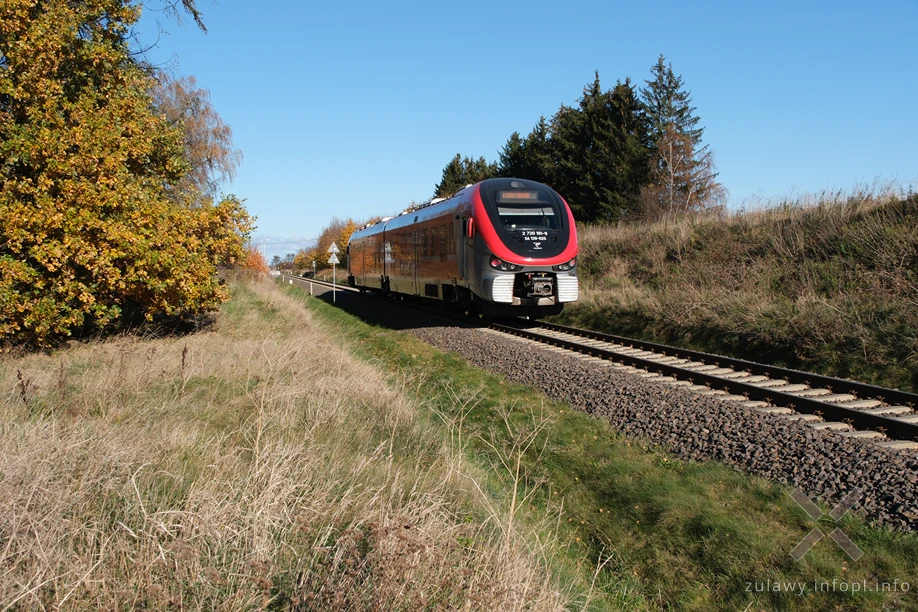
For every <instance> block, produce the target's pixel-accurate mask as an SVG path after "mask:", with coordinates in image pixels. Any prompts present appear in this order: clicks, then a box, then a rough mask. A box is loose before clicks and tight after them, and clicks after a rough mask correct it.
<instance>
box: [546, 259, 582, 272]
mask: <svg viewBox="0 0 918 612" xmlns="http://www.w3.org/2000/svg"><path fill="white" fill-rule="evenodd" d="M576 265H577V258H576V257H575V258H573V259H572V260H570V261H569V262H567V263H563V264H558V265H557V266H552V267H551V269H552V270H554V271H555V272H567V271H569V270H573V269H574V266H576Z"/></svg>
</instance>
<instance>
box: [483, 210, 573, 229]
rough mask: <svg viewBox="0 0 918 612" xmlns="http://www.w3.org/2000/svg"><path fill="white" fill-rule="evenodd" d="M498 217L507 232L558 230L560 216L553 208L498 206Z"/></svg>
mask: <svg viewBox="0 0 918 612" xmlns="http://www.w3.org/2000/svg"><path fill="white" fill-rule="evenodd" d="M497 216H498V217H500V222H501V225H503V226H504V229H506V230H511V231H512V230H516V229H533V228H538V229H558V215H556V214H555V211H554V209H553V208H552V207H551V206H525V207H523V206H514V207H509V206H498V207H497Z"/></svg>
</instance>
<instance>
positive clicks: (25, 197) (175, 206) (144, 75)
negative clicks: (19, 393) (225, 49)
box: [0, 0, 263, 348]
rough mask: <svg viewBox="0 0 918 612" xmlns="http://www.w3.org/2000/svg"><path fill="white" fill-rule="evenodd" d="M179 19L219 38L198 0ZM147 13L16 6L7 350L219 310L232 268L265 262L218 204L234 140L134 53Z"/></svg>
mask: <svg viewBox="0 0 918 612" xmlns="http://www.w3.org/2000/svg"><path fill="white" fill-rule="evenodd" d="M167 6H168V8H171V9H172V10H173V11H174V10H176V9H179V10H184V11H186V12H187V13H188V14H190V15H191V16H192V17H193V19H194V20H195V21H196V22H197V23H198V24H199V25H201V27H202V28H203V24H201V22H200V13H199V12H198V11H197V9H196V8H195V5H194V0H175V2H174V3H171V4H168V5H167ZM142 8H143V4H142V3H141V4H138V3H136V2H132V1H130V0H80V1H78V2H73V1H70V0H4V2H2V3H0V348H2V346H3V345H9V344H11V343H12V344H19V343H26V344H32V345H37V346H43V345H48V344H49V343H51V342H53V341H55V339H58V338H62V337H67V336H70V335H72V334H76V333H80V332H86V331H92V330H97V329H100V328H103V327H104V326H106V325H109V324H113V323H118V322H119V321H125V320H127V319H131V320H134V319H138V318H139V319H140V320H143V319H147V320H149V319H152V318H153V317H154V316H155V315H157V314H159V313H166V314H175V313H200V312H203V311H207V310H213V309H215V308H216V307H217V306H218V305H219V303H220V302H221V301H222V300H224V299H225V298H226V297H227V295H226V290H225V288H224V287H223V285H222V283H221V282H220V281H219V279H218V277H217V274H216V272H217V268H218V267H219V266H227V265H238V264H239V263H240V262H244V261H251V259H252V257H251V253H247V252H246V250H245V244H246V243H247V241H248V237H249V235H250V232H251V231H252V229H253V221H254V219H253V218H252V217H251V216H249V214H248V212H247V211H246V209H245V206H244V204H243V201H242V200H241V199H239V198H237V197H235V196H233V195H227V196H223V197H218V195H217V189H218V186H219V184H220V183H221V182H222V181H223V180H224V179H227V178H232V175H233V173H234V172H235V169H236V167H237V166H238V164H239V161H240V159H241V154H240V153H239V152H238V151H237V150H235V149H233V146H232V133H231V130H230V129H229V127H228V126H227V125H225V124H224V123H223V122H222V120H221V119H220V117H219V115H218V114H217V113H216V111H215V110H214V108H213V106H212V105H211V103H210V100H209V97H208V92H207V91H206V90H203V89H201V88H199V87H198V86H197V84H196V83H195V81H194V79H193V78H192V77H182V78H172V77H170V76H169V75H167V74H164V73H163V72H162V71H159V70H157V69H155V68H154V67H152V66H150V65H149V64H147V63H146V62H145V61H144V59H143V54H142V53H138V52H137V51H136V50H135V49H132V48H131V40H132V37H133V35H134V31H133V27H134V25H135V24H136V22H137V20H138V19H139V16H140V12H141V10H142ZM254 265H256V266H257V265H258V262H255V264H254ZM260 265H262V266H263V262H262V263H261V264H260Z"/></svg>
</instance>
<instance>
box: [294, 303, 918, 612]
mask: <svg viewBox="0 0 918 612" xmlns="http://www.w3.org/2000/svg"><path fill="white" fill-rule="evenodd" d="M289 290H290V291H291V292H294V293H300V294H302V292H301V291H300V290H298V289H293V288H290V289H289ZM314 290H315V293H316V294H317V295H318V294H319V292H320V291H321V290H322V289H321V288H319V287H318V286H317V285H316V286H314ZM306 291H307V292H308V289H307V290H306ZM303 299H304V304H305V305H306V306H307V307H308V308H310V309H313V310H314V312H315V313H316V314H317V315H319V316H321V317H322V318H323V319H326V320H327V321H328V322H329V324H331V325H333V326H335V327H336V328H337V329H338V330H339V333H340V334H341V335H342V337H347V338H348V339H349V341H350V342H351V343H352V345H353V346H355V347H356V350H357V353H358V354H359V355H362V356H364V357H365V358H367V359H370V360H372V361H373V362H374V363H378V364H381V365H383V366H384V367H385V368H387V369H389V370H390V371H391V372H392V373H393V376H394V377H396V379H398V380H407V381H411V384H410V385H408V388H410V389H411V392H412V393H413V394H414V396H415V397H416V398H418V400H419V401H421V402H422V404H423V406H425V408H427V409H428V410H429V411H430V412H431V414H432V418H433V420H434V421H435V422H440V423H442V424H443V425H444V426H445V428H446V430H447V431H448V432H450V433H449V435H450V436H451V439H453V440H456V441H457V444H458V446H460V447H461V448H463V451H464V453H465V454H466V455H467V456H470V457H473V458H474V460H475V461H476V462H477V464H478V465H480V466H481V467H482V468H483V469H485V470H486V471H490V473H491V474H492V476H493V480H492V481H490V485H491V486H492V487H494V488H493V489H491V490H492V491H493V492H495V493H497V494H498V495H505V494H506V491H508V490H518V491H523V492H525V493H524V496H523V499H524V503H523V504H520V505H518V506H517V508H518V509H517V511H516V516H517V518H516V520H517V521H519V522H520V523H521V524H525V523H526V522H527V521H530V520H537V519H538V518H539V517H544V516H545V514H546V513H547V514H549V515H552V516H554V517H556V519H555V520H556V532H555V533H556V534H557V537H560V538H561V539H562V540H565V541H567V542H569V543H570V545H571V547H572V548H571V550H573V551H575V552H577V551H579V552H580V553H585V554H586V555H587V556H588V557H589V558H591V559H592V561H591V563H592V564H593V565H592V567H598V566H599V565H602V567H601V569H600V570H599V571H598V574H597V576H598V579H599V580H600V582H599V584H602V589H601V590H602V591H603V592H604V593H605V594H606V595H607V596H610V597H611V598H612V600H613V601H614V602H616V603H615V605H613V608H620V609H629V610H632V609H634V610H642V609H644V610H649V609H660V608H672V609H687V610H692V609H697V610H711V609H750V610H751V609H756V610H759V609H763V610H786V609H797V610H826V609H842V610H844V609H850V610H855V609H857V610H862V609H876V610H880V609H884V606H885V607H886V608H889V607H892V608H896V609H918V602H916V601H915V600H914V599H913V595H909V594H907V593H901V592H900V593H898V594H892V593H889V592H887V593H885V594H884V593H880V592H877V587H876V585H877V581H876V580H875V578H876V577H880V581H879V583H880V584H882V582H883V581H884V580H885V578H883V577H885V576H893V575H896V576H908V577H909V578H907V579H906V580H907V581H914V579H912V578H911V576H918V540H916V536H915V534H910V533H904V532H903V531H901V530H900V528H902V527H906V528H907V527H908V525H907V523H908V522H909V521H910V520H911V519H910V516H909V514H910V513H912V512H913V511H914V508H915V500H914V494H913V491H914V485H915V477H916V474H918V472H916V465H915V461H914V456H913V455H910V454H906V453H897V452H891V451H889V450H886V449H880V448H876V447H873V446H871V445H869V444H866V443H864V442H863V441H860V440H851V439H844V438H841V437H837V436H834V435H832V434H826V433H825V432H817V431H814V430H812V429H811V428H807V427H806V426H805V425H803V424H801V423H790V422H788V421H783V420H780V419H778V418H775V417H767V416H765V415H759V414H756V413H754V412H753V411H751V410H746V409H743V408H741V407H737V406H735V405H734V406H732V407H729V405H728V404H724V403H721V402H718V401H716V400H714V399H712V398H710V397H706V396H698V395H694V394H691V393H686V392H682V391H680V390H677V389H674V388H671V387H666V386H663V385H658V384H656V383H653V382H651V381H646V380H643V379H641V378H640V377H637V376H633V375H626V374H621V373H618V372H615V371H614V369H612V368H604V367H602V366H601V365H599V364H596V363H591V362H590V361H588V360H584V359H579V358H577V357H575V356H571V355H569V354H564V353H562V352H560V351H552V350H551V349H548V350H546V349H545V348H544V347H538V346H534V345H531V344H525V343H523V342H520V341H519V340H517V339H514V338H507V337H502V336H498V335H497V334H495V333H494V332H492V331H490V330H485V329H473V328H470V327H468V326H467V325H465V324H464V323H462V322H459V321H450V320H447V319H444V318H442V317H440V316H431V315H428V314H425V313H422V312H418V311H417V310H409V309H405V308H404V307H403V306H402V305H400V304H398V303H395V302H389V301H385V300H380V299H375V298H372V297H367V296H361V295H357V294H354V293H349V292H339V294H338V296H337V300H336V304H337V306H336V307H334V308H333V307H331V306H330V305H329V304H327V303H326V302H328V301H329V298H328V297H327V294H326V295H325V296H323V297H322V299H321V300H320V299H314V298H312V297H307V296H305V295H304V296H303ZM322 300H325V301H324V302H323V301H322ZM342 311H345V312H342ZM355 317H356V318H355ZM409 336H413V337H414V338H411V337H409ZM415 339H419V340H423V342H424V344H421V343H419V342H417V341H415ZM428 345H433V346H434V347H438V349H439V350H437V349H434V348H431V347H430V346H428ZM443 351H446V352H443ZM756 474H758V475H756ZM780 483H786V484H780ZM857 486H863V487H864V495H861V496H860V497H858V499H857V501H856V504H855V505H856V511H855V512H853V513H850V512H849V513H847V514H846V515H845V516H844V517H841V518H840V521H838V522H836V521H835V520H834V519H833V518H831V517H830V516H829V514H828V513H829V512H830V511H832V510H833V509H834V508H835V506H836V505H837V503H838V502H839V501H840V498H841V497H842V496H843V495H842V494H843V493H844V492H847V491H849V490H850V489H851V488H852V487H857ZM795 489H799V490H800V494H803V495H805V496H809V497H811V498H812V499H814V500H818V501H819V503H820V504H822V505H821V507H820V511H821V512H822V513H823V515H822V516H821V517H820V516H819V515H817V516H816V517H815V518H811V517H810V516H807V514H805V513H804V511H803V510H802V508H801V507H800V506H798V505H797V503H796V502H795V501H794V500H793V498H792V497H791V496H792V494H794V490H795ZM501 491H503V493H501ZM893 491H895V493H893ZM504 499H507V498H506V497H505V498H504ZM903 513H904V514H903ZM836 516H840V515H839V514H838V513H836ZM865 517H867V520H865ZM817 519H818V520H817ZM878 522H880V523H885V524H886V525H888V526H893V525H895V526H897V527H898V528H895V529H893V528H889V527H881V526H877V523H878ZM814 528H819V529H820V530H822V531H821V532H823V533H825V534H828V533H829V532H832V531H834V530H835V529H838V530H839V532H838V533H842V534H845V535H846V537H849V538H850V540H851V541H853V542H855V543H856V545H857V546H858V547H859V548H860V550H862V551H863V553H864V554H863V556H862V557H859V558H857V560H856V561H855V560H854V559H853V558H852V557H850V556H848V554H847V553H846V552H844V551H843V550H842V549H841V548H840V547H839V546H837V545H836V544H835V543H834V542H833V541H832V540H831V539H826V538H823V541H821V542H817V543H816V546H814V547H813V548H812V549H811V550H808V551H807V552H806V554H805V555H804V556H803V557H802V558H801V559H800V561H795V560H794V559H793V558H792V557H791V552H792V551H793V550H795V549H796V547H797V546H798V545H799V544H800V543H801V542H802V541H803V540H804V539H805V538H806V537H807V536H808V534H811V533H812V532H813V529H814ZM838 533H836V536H838ZM811 537H812V536H811ZM852 580H857V581H860V583H861V584H862V585H863V584H866V583H865V582H864V581H865V580H866V581H871V580H873V581H874V582H873V583H872V584H871V586H870V589H869V591H870V592H858V593H857V594H854V593H851V592H850V589H851V587H850V582H851V581H852ZM892 580H895V578H892ZM833 581H834V582H835V584H836V585H838V584H841V583H845V586H844V587H843V588H845V589H847V590H848V591H849V592H848V594H845V593H842V591H841V589H840V588H836V587H833V586H825V585H826V584H828V585H832V583H833ZM776 582H778V583H783V584H785V585H786V584H797V585H800V588H801V591H802V594H801V595H796V594H793V595H792V594H790V593H788V592H787V591H786V590H783V589H776V590H772V591H768V592H765V591H764V590H762V589H760V590H759V591H758V592H756V591H755V584H756V583H758V584H759V585H761V584H775V583H776ZM910 587H911V583H910ZM865 588H866V587H865ZM858 589H861V587H860V586H859V587H858ZM880 590H882V588H881V589H880Z"/></svg>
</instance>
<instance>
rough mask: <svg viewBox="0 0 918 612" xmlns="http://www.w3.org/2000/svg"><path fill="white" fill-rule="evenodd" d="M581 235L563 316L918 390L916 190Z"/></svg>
mask: <svg viewBox="0 0 918 612" xmlns="http://www.w3.org/2000/svg"><path fill="white" fill-rule="evenodd" d="M581 236H582V238H581V249H582V252H581V257H580V271H581V276H582V278H583V281H584V291H583V294H582V295H583V299H582V302H581V303H578V304H576V305H574V306H573V307H572V308H570V309H569V311H568V313H567V314H566V316H567V317H568V319H569V320H571V321H574V322H577V323H581V324H587V325H591V326H593V327H598V328H602V329H606V330H610V331H614V332H618V333H622V334H635V335H640V336H644V337H647V338H651V339H656V340H661V341H665V342H671V343H676V344H683V345H688V346H695V347H698V348H702V349H705V350H713V351H719V352H724V353H733V354H737V355H740V356H743V357H747V358H751V359H756V360H764V361H773V362H777V363H783V364H787V365H791V366H793V367H802V368H808V369H815V370H817V371H823V372H826V373H828V374H833V375H840V376H845V377H853V378H860V379H864V380H865V381H867V382H877V383H880V384H885V385H889V386H900V387H904V388H907V389H913V390H914V389H918V196H915V195H903V194H902V193H899V192H897V191H895V190H892V189H888V188H880V187H874V188H863V189H859V190H855V191H854V192H852V193H842V192H836V193H824V194H820V195H819V196H814V197H801V198H796V199H792V200H791V199H787V200H783V201H780V202H774V203H771V204H769V205H767V206H766V205H762V206H759V207H756V208H755V209H753V210H742V211H738V212H734V213H731V214H729V215H720V216H717V215H709V216H699V215H685V216H682V217H677V218H673V219H667V220H664V221H661V222H656V223H646V224H638V225H630V226H625V225H622V226H617V227H589V228H585V229H584V231H583V232H581Z"/></svg>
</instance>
